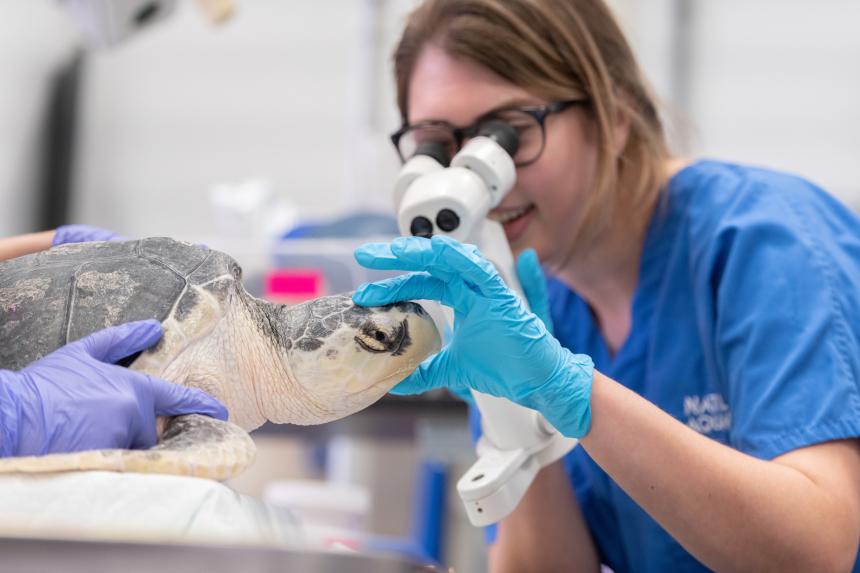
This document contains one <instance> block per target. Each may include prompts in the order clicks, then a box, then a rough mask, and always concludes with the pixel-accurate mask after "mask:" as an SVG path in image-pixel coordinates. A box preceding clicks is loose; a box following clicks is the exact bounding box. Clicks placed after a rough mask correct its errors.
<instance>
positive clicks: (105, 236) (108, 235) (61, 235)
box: [51, 225, 127, 247]
mask: <svg viewBox="0 0 860 573" xmlns="http://www.w3.org/2000/svg"><path fill="white" fill-rule="evenodd" d="M125 240H127V239H126V237H123V236H122V235H120V234H119V233H114V232H113V231H108V230H107V229H101V228H99V227H90V226H89V225H60V226H59V227H57V231H56V232H55V233H54V238H53V239H52V240H51V246H52V247H56V246H57V245H65V244H66V243H88V242H90V241H125Z"/></svg>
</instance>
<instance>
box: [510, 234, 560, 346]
mask: <svg viewBox="0 0 860 573" xmlns="http://www.w3.org/2000/svg"><path fill="white" fill-rule="evenodd" d="M517 278H518V279H520V286H521V287H522V289H523V294H525V295H526V301H528V303H529V308H530V309H531V311H532V312H533V313H535V314H536V315H537V317H538V318H539V319H541V320H542V321H543V324H544V326H546V329H547V330H548V331H549V333H550V334H552V333H553V331H554V329H553V325H552V316H550V313H549V296H548V295H547V292H546V277H545V276H544V274H543V269H541V268H540V261H539V260H538V256H537V253H536V252H535V250H534V249H526V250H525V251H523V252H522V253H520V256H519V257H517Z"/></svg>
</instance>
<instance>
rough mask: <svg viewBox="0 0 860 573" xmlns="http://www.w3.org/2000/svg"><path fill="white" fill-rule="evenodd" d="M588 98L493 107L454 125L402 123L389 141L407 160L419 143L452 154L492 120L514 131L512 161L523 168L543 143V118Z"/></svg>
mask: <svg viewBox="0 0 860 573" xmlns="http://www.w3.org/2000/svg"><path fill="white" fill-rule="evenodd" d="M588 101H589V100H588V99H570V100H565V101H557V102H553V103H551V104H548V105H544V106H521V107H511V108H503V109H497V110H493V111H491V112H489V113H486V114H484V115H482V116H481V117H479V118H478V119H477V120H475V121H474V122H473V123H472V124H471V125H467V126H465V127H457V126H455V125H452V124H450V123H448V122H447V121H435V120H429V121H421V122H418V123H416V124H413V125H404V126H403V127H401V128H400V129H398V130H397V131H395V132H394V133H392V134H391V143H393V144H394V148H395V149H396V150H397V154H398V155H399V156H400V160H401V161H403V162H406V161H407V160H408V159H409V158H411V157H412V156H413V155H414V154H415V150H416V149H418V146H419V145H422V144H424V143H429V142H436V143H440V144H441V145H442V147H443V148H444V149H445V150H446V151H447V152H448V157H449V158H450V157H454V155H456V154H457V152H458V151H460V148H461V147H463V144H464V143H465V142H466V141H467V140H468V139H470V138H472V137H475V136H476V135H477V134H478V133H479V132H480V131H481V129H482V128H483V127H484V126H485V125H486V124H487V123H488V122H491V121H499V120H501V121H504V122H505V123H507V124H508V125H510V126H511V127H513V128H514V129H516V130H517V133H518V134H519V136H520V145H519V148H518V149H517V152H516V153H515V154H514V164H515V165H516V166H517V167H524V166H526V165H529V164H531V163H534V162H535V161H537V160H538V158H539V157H540V156H541V153H543V149H544V146H545V145H546V127H545V123H546V118H547V117H549V116H550V115H552V114H554V113H560V112H562V111H564V110H566V109H569V108H571V107H574V106H584V105H588Z"/></svg>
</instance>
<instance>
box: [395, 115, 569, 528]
mask: <svg viewBox="0 0 860 573" xmlns="http://www.w3.org/2000/svg"><path fill="white" fill-rule="evenodd" d="M518 145H519V138H518V134H517V133H516V130H515V129H514V128H512V127H511V126H509V125H508V124H506V123H504V122H502V121H494V122H490V123H488V124H487V125H486V126H484V127H483V129H482V130H481V132H480V133H479V134H478V136H476V137H474V138H473V139H471V140H470V141H469V142H468V143H467V144H466V145H465V146H463V148H462V149H461V150H460V151H459V153H457V154H456V155H455V156H454V157H453V159H451V161H450V166H448V157H447V156H446V155H447V154H446V152H445V150H444V149H443V148H442V146H441V145H440V144H438V143H434V142H426V143H423V144H421V145H419V146H418V149H417V150H416V152H415V155H414V156H413V157H411V158H409V159H408V160H407V161H406V163H405V164H404V165H403V168H402V169H401V170H400V173H399V174H398V177H397V181H396V184H395V202H396V208H397V219H398V224H399V227H400V232H401V233H402V234H404V235H416V236H421V237H430V236H432V235H436V234H441V235H447V236H449V237H452V238H454V239H456V240H458V241H460V242H462V243H471V244H474V245H476V246H477V247H478V249H479V250H480V251H481V253H482V254H483V255H484V257H486V258H487V259H488V260H489V261H490V262H492V263H493V264H494V265H495V267H496V269H497V270H498V272H499V274H500V275H501V277H502V279H503V280H504V281H505V283H506V284H507V285H508V287H509V288H511V289H512V290H513V291H515V292H516V293H517V294H518V295H520V296H521V297H522V298H523V299H525V297H524V295H523V291H522V288H521V286H520V283H519V280H518V278H517V274H516V267H515V263H514V258H513V255H512V253H511V249H510V246H509V245H508V242H507V239H506V238H505V232H504V230H503V228H502V225H501V224H500V223H498V222H496V221H492V220H490V219H488V218H487V214H488V213H489V211H490V210H491V209H492V208H493V207H495V206H496V205H498V204H499V203H500V202H501V200H502V198H504V196H505V195H506V194H507V193H508V192H509V191H510V190H511V188H512V187H513V185H514V183H515V181H516V167H515V165H514V160H513V159H512V156H513V155H514V154H515V153H516V149H517V147H518ZM444 310H445V311H446V312H445V316H446V318H447V320H448V321H449V324H450V323H451V322H452V320H453V312H452V311H451V309H449V308H445V309H444ZM472 394H473V396H474V399H475V403H476V404H477V406H478V409H479V410H480V412H481V417H482V422H481V429H482V437H481V439H480V440H479V442H478V446H477V452H478V460H477V461H476V462H475V463H474V464H473V465H472V467H471V468H469V471H467V472H466V474H465V475H463V477H461V478H460V480H459V481H458V482H457V491H458V492H459V494H460V498H461V499H462V500H463V503H464V504H465V506H466V512H467V514H468V516H469V520H470V521H471V522H472V524H473V525H476V526H482V525H489V524H491V523H496V522H497V521H499V520H500V519H502V518H503V517H505V516H506V515H508V514H509V513H511V512H512V511H513V510H514V509H515V508H516V506H517V504H518V503H519V502H520V500H521V499H522V497H523V495H524V494H525V492H526V490H527V489H528V487H529V485H530V484H531V482H532V480H533V479H534V477H535V475H536V474H537V472H538V470H540V469H541V468H542V467H544V466H546V465H548V464H550V463H552V462H554V461H556V460H558V459H559V458H561V457H562V456H564V455H565V454H566V453H567V452H569V451H570V450H571V449H573V448H574V446H576V444H577V442H578V441H577V440H576V439H573V438H568V437H565V436H563V435H562V434H560V433H559V432H558V431H557V430H556V429H555V428H554V427H552V425H550V424H549V422H547V421H546V420H545V419H544V417H543V416H542V415H541V414H539V413H538V412H536V411H534V410H531V409H529V408H526V407H524V406H520V405H518V404H515V403H513V402H510V401H509V400H506V399H504V398H497V397H495V396H490V395H489V394H483V393H480V392H476V391H474V390H473V391H472Z"/></svg>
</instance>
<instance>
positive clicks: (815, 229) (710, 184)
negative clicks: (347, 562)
mask: <svg viewBox="0 0 860 573" xmlns="http://www.w3.org/2000/svg"><path fill="white" fill-rule="evenodd" d="M395 65H396V79H397V88H398V103H399V107H400V111H401V115H402V119H403V123H404V127H403V128H402V129H401V130H399V131H398V132H397V133H396V134H395V136H394V139H395V141H396V144H397V145H398V150H399V151H400V153H401V156H402V157H403V158H404V159H406V158H408V156H409V155H410V154H411V153H412V152H413V151H414V148H415V146H416V144H417V143H418V142H421V141H426V140H428V139H433V140H439V141H441V142H443V143H445V144H446V145H448V146H449V148H450V150H451V151H452V152H455V151H456V150H457V149H458V148H459V146H460V145H461V144H462V142H463V139H465V138H466V137H467V135H468V134H469V133H473V132H474V130H473V129H469V127H474V126H475V125H480V124H481V122H483V121H485V120H487V119H492V118H501V119H503V120H505V121H508V122H509V123H511V124H513V125H515V126H516V127H517V128H518V130H519V131H520V138H521V140H522V141H524V142H525V144H524V145H522V146H521V149H520V150H519V151H518V152H517V154H516V156H515V157H514V160H515V162H516V163H517V165H518V170H517V184H516V186H515V188H514V189H513V190H512V191H511V192H510V193H509V194H508V195H507V196H506V197H505V199H504V200H503V201H502V203H501V204H500V205H499V206H498V207H497V208H495V209H494V210H493V211H492V212H491V214H490V217H491V218H493V219H495V220H498V221H500V222H502V223H503V224H504V228H505V233H506V235H507V237H508V240H509V242H510V244H511V247H512V248H513V250H514V251H515V253H523V254H524V255H525V256H523V257H520V264H519V267H520V270H519V272H520V275H521V280H522V282H523V283H524V286H526V287H530V288H526V289H525V290H526V292H527V293H529V298H530V303H531V307H532V308H535V309H540V308H546V307H547V303H548V306H549V308H550V309H551V313H550V314H551V321H550V320H549V318H548V317H547V316H545V317H544V318H545V319H546V320H545V321H543V322H542V321H541V320H539V318H538V317H536V316H535V315H534V314H532V313H530V312H528V311H527V310H526V309H525V307H524V306H523V305H522V304H520V303H519V301H518V299H516V297H515V296H514V295H513V294H512V293H511V292H510V291H509V290H507V289H506V288H505V287H504V285H502V284H501V283H500V280H499V279H498V276H497V275H496V274H495V273H494V272H493V270H492V267H491V266H490V265H488V263H487V262H486V261H485V260H484V259H483V258H482V257H481V256H480V254H479V253H477V252H476V250H475V249H473V248H471V247H469V246H464V245H461V244H459V243H456V242H455V241H452V240H448V239H445V238H440V237H434V238H433V239H432V240H427V239H421V238H417V237H409V238H403V239H398V240H396V241H394V242H393V243H391V244H370V245H365V246H363V247H361V248H359V249H358V250H357V252H356V257H357V259H358V260H359V262H360V263H362V264H364V265H366V266H369V267H373V268H386V269H399V270H407V271H418V272H415V273H412V274H407V275H403V276H400V277H396V278H394V279H388V280H385V281H381V282H378V283H373V284H370V285H367V286H365V287H363V288H362V289H360V290H359V291H358V292H357V293H356V295H355V300H356V302H358V303H360V304H366V305H376V304H386V303H390V302H393V301H396V300H402V299H407V298H419V299H421V298H426V299H435V300H439V301H441V302H443V303H444V304H447V305H449V306H452V307H453V308H454V310H455V325H454V334H453V337H452V340H451V342H450V344H449V345H448V346H447V347H446V348H445V349H444V350H443V351H442V352H441V353H440V354H438V355H437V356H436V357H434V358H433V359H431V360H429V361H428V362H426V363H425V364H423V365H422V367H421V368H419V369H418V370H417V371H416V372H415V373H414V374H413V375H411V376H410V377H409V378H407V379H406V380H405V381H404V382H403V383H401V385H399V386H398V388H397V391H398V392H401V393H415V392H421V391H425V390H428V389H430V388H434V387H440V386H450V384H449V382H450V381H458V382H461V383H463V384H464V385H465V386H467V387H469V388H474V389H477V390H480V391H483V392H487V393H491V394H495V395H497V396H503V397H506V398H509V399H511V400H513V401H515V402H518V403H520V404H522V405H525V406H527V407H531V408H534V409H536V410H538V411H540V412H541V413H542V414H543V415H544V416H545V417H546V418H547V419H548V420H549V421H550V422H551V423H552V424H553V425H554V426H555V427H556V428H557V429H558V430H559V431H561V432H562V433H564V434H565V435H568V436H571V437H576V438H580V444H581V447H579V448H576V449H575V450H574V451H573V452H572V453H571V454H569V455H568V456H567V457H566V458H565V459H564V460H561V461H559V462H557V463H555V464H552V465H550V466H547V467H546V468H544V469H543V470H542V471H541V472H540V474H539V475H538V477H537V478H536V479H535V481H534V482H533V483H532V485H531V487H530V489H529V490H528V492H527V493H526V495H525V497H524V499H523V501H522V503H520V505H519V506H518V507H517V509H516V510H515V511H514V512H513V513H512V514H511V515H510V516H509V517H507V518H505V519H504V520H502V521H501V522H500V523H499V526H498V535H497V539H496V540H495V542H494V543H493V545H492V546H491V549H490V564H491V569H492V570H493V571H568V570H582V571H597V570H598V569H599V564H600V563H604V564H606V565H609V566H610V567H611V568H612V569H614V570H615V571H616V572H619V573H620V572H621V571H655V572H656V571H700V570H707V569H715V570H719V571H765V570H778V571H789V570H790V571H849V570H852V568H854V570H860V568H858V566H857V565H856V564H855V558H856V555H857V549H858V538H860V449H858V443H857V439H856V438H857V436H860V389H858V384H860V380H858V376H860V295H858V293H860V240H858V237H860V222H858V220H857V218H855V216H854V215H852V214H851V213H850V212H849V211H848V210H847V209H846V208H845V207H843V206H842V205H840V204H838V203H837V202H836V201H834V200H833V199H832V198H830V197H829V196H828V195H826V194H825V193H824V192H822V191H821V190H819V189H818V188H816V187H815V186H813V185H812V184H810V183H808V182H806V181H804V180H802V179H799V178H797V177H793V176H790V175H785V174H781V173H775V172H771V171H767V170H762V169H753V168H750V167H745V166H740V165H732V164H728V163H722V162H717V161H687V160H683V159H680V158H676V157H673V156H672V155H671V154H670V153H669V151H668V149H667V145H666V143H665V137H664V133H663V129H662V127H661V124H660V119H659V117H658V113H657V111H656V108H655V105H654V100H653V98H652V96H651V95H650V93H649V91H648V89H647V88H646V86H645V82H644V80H643V78H642V75H641V73H640V71H639V69H638V67H637V65H636V63H635V60H634V57H633V55H632V54H631V51H630V49H629V47H628V44H627V42H626V40H625V39H624V37H623V35H622V33H621V31H620V30H619V28H618V26H617V24H616V23H615V21H614V20H613V18H612V16H611V14H610V13H609V11H608V9H607V7H606V6H605V5H604V4H603V2H602V1H601V0H427V1H425V2H424V3H423V4H422V5H421V6H420V7H418V8H417V9H416V10H415V11H414V12H413V13H412V14H411V16H410V17H409V20H408V23H407V26H406V29H405V31H404V34H403V37H402V39H401V41H400V43H399V45H398V47H397V49H396V52H395ZM532 249H533V250H534V252H535V253H536V254H537V258H539V259H540V262H541V263H542V264H543V265H544V267H545V269H546V270H547V272H548V274H549V279H548V282H547V286H548V289H541V288H539V287H540V286H541V283H540V282H537V283H536V282H535V281H533V280H532V279H530V277H532V276H534V275H535V274H536V273H538V272H539V270H540V269H539V268H538V266H537V262H536V260H535V257H534V255H533V253H532V251H531V250H532ZM536 285H537V287H538V288H535V286H536ZM547 292H548V300H547ZM552 324H554V325H555V335H554V336H553V335H552V334H551V330H552V326H551V325H552ZM489 341H492V343H490V342H489ZM455 390H462V388H455Z"/></svg>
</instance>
